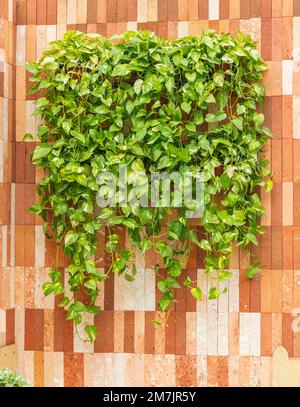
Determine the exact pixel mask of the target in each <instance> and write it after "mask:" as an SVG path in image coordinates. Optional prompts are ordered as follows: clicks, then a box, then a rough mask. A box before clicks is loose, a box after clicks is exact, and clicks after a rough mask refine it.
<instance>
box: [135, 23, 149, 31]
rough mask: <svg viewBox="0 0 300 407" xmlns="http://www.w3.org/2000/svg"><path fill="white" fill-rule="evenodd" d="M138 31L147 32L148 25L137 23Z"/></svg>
mask: <svg viewBox="0 0 300 407" xmlns="http://www.w3.org/2000/svg"><path fill="white" fill-rule="evenodd" d="M137 28H138V30H147V28H148V24H147V23H137Z"/></svg>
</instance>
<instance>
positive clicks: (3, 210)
mask: <svg viewBox="0 0 300 407" xmlns="http://www.w3.org/2000/svg"><path fill="white" fill-rule="evenodd" d="M0 196H1V201H0V225H8V224H9V222H10V202H11V198H10V184H9V183H7V182H6V183H4V184H0Z"/></svg>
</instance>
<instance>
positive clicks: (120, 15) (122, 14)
mask: <svg viewBox="0 0 300 407" xmlns="http://www.w3.org/2000/svg"><path fill="white" fill-rule="evenodd" d="M117 21H118V22H121V21H123V22H125V21H127V2H126V1H124V0H117Z"/></svg>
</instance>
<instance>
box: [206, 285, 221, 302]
mask: <svg viewBox="0 0 300 407" xmlns="http://www.w3.org/2000/svg"><path fill="white" fill-rule="evenodd" d="M220 294H221V293H220V290H219V289H218V288H216V287H212V288H210V290H209V293H208V299H209V300H216V299H217V298H219V297H220Z"/></svg>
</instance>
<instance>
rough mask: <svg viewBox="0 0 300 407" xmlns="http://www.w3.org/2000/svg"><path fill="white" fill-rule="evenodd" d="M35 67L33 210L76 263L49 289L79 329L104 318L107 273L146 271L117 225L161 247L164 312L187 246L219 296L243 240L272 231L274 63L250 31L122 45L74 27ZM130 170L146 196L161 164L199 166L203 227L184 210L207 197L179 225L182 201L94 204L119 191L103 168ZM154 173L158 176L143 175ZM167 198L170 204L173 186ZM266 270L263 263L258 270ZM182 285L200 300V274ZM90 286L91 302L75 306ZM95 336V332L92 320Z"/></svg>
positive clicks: (140, 38) (143, 246)
mask: <svg viewBox="0 0 300 407" xmlns="http://www.w3.org/2000/svg"><path fill="white" fill-rule="evenodd" d="M27 69H28V70H29V71H30V72H31V73H33V76H32V77H31V81H33V82H34V86H33V87H32V88H31V90H30V92H31V93H38V94H39V95H42V97H40V98H39V99H38V100H37V102H36V112H35V114H36V115H38V116H41V118H42V124H41V125H40V126H39V127H38V133H37V135H38V138H39V139H40V144H39V145H38V146H37V147H36V148H35V150H34V152H33V156H32V161H33V163H34V164H35V165H37V166H38V167H40V168H42V169H44V170H45V177H44V178H43V179H42V180H41V181H40V183H39V186H38V189H37V191H38V194H39V196H40V198H41V200H40V203H38V204H35V205H33V206H32V207H31V211H32V212H33V213H36V214H39V215H40V216H41V217H42V218H43V220H44V229H45V231H47V234H50V236H49V237H50V238H53V239H55V241H56V243H57V245H58V247H59V246H62V247H63V250H64V252H65V254H66V255H67V256H68V258H69V259H70V265H69V266H68V268H67V272H68V285H69V287H68V289H66V287H65V286H64V284H63V276H62V273H61V272H60V271H59V269H58V264H57V263H58V262H56V265H54V266H53V268H52V269H51V270H50V273H49V276H50V281H49V282H47V283H45V285H44V293H45V295H49V294H54V295H56V296H57V295H62V296H63V299H62V300H61V301H60V303H59V306H61V307H64V308H65V309H67V318H68V319H72V320H74V323H75V326H78V325H79V324H80V323H81V322H82V320H83V316H84V314H85V313H92V314H96V313H98V312H99V311H100V307H98V306H96V305H95V301H96V298H97V296H98V293H99V290H100V289H101V283H103V282H104V281H105V280H107V279H108V278H109V277H110V274H111V273H118V274H119V275H120V274H122V275H124V277H125V278H126V279H127V280H129V281H130V280H133V279H134V278H135V274H136V272H137V271H136V269H135V267H134V251H131V250H128V249H125V248H124V247H122V244H121V242H120V236H119V233H118V228H116V227H115V225H121V226H122V227H123V228H125V229H126V231H127V233H128V235H129V238H130V240H131V244H132V245H133V247H135V248H136V249H137V250H139V251H141V252H142V253H144V254H145V256H147V252H148V251H149V250H152V251H153V250H154V251H155V253H156V254H157V255H159V256H160V257H161V259H162V260H161V262H160V263H159V264H157V265H156V266H155V267H153V272H154V273H155V274H156V275H157V276H158V280H159V282H158V289H159V290H160V291H161V293H162V296H161V299H160V301H159V307H160V309H161V311H163V312H164V313H165V314H167V312H168V310H170V309H171V307H172V304H173V302H174V298H175V291H176V290H179V289H180V283H179V281H178V277H179V276H180V275H181V273H182V270H183V269H184V268H185V264H186V258H187V256H188V254H189V251H190V246H191V244H196V245H197V246H198V247H199V248H200V249H202V252H203V256H204V262H205V270H204V272H205V273H206V274H207V276H208V277H209V279H210V289H209V292H208V297H209V298H210V299H216V298H218V297H219V295H220V294H221V291H222V290H221V289H220V288H219V282H220V281H224V280H226V279H229V278H230V277H231V274H232V273H231V272H230V271H229V268H228V267H229V260H230V255H231V252H232V246H233V244H236V245H237V246H239V247H242V248H244V249H246V250H249V246H250V244H251V243H252V244H257V238H256V236H257V234H262V233H263V232H264V231H263V228H262V227H261V226H260V225H259V218H260V217H261V216H262V215H263V212H264V208H263V206H262V204H261V201H260V198H259V188H260V187H262V188H264V189H265V190H266V191H269V190H270V189H271V188H272V181H271V178H270V176H271V174H270V171H269V169H268V161H267V160H266V159H265V158H263V155H262V154H261V153H262V149H263V146H264V145H265V143H266V142H267V140H268V138H269V137H270V136H271V132H270V130H269V129H267V128H266V127H263V122H264V115H263V114H262V113H259V112H258V111H257V106H258V104H259V105H261V104H262V103H263V97H264V87H263V86H262V85H261V80H262V75H263V71H264V70H266V65H265V63H264V62H263V60H262V59H261V57H260V55H259V53H258V51H257V50H256V49H255V43H254V42H253V41H252V40H251V38H250V37H249V36H243V35H242V34H238V35H237V36H236V37H233V36H231V35H229V34H222V35H218V34H216V33H215V32H213V31H209V30H207V31H204V32H203V33H202V34H201V35H200V36H192V37H186V38H182V39H179V40H176V41H169V40H166V39H162V38H160V37H157V36H155V35H154V34H152V33H149V32H147V31H141V32H127V33H125V34H123V35H122V36H121V37H119V38H118V42H117V43H113V42H112V41H111V40H107V39H105V38H103V37H101V36H100V35H87V34H83V33H80V32H75V31H70V32H67V33H66V34H65V36H64V38H63V39H62V40H59V41H54V42H52V43H51V44H50V45H48V47H47V49H46V50H45V52H44V53H43V55H42V57H41V58H40V59H39V60H38V61H37V62H30V63H27ZM27 137H29V136H28V135H26V138H27ZM120 165H126V168H127V175H128V178H129V180H130V182H129V186H128V194H129V195H130V192H131V190H132V189H133V187H134V185H135V187H136V185H139V187H138V188H135V191H138V192H137V194H138V196H141V195H142V194H143V193H145V192H147V190H148V188H149V185H150V183H151V182H150V181H151V174H152V173H153V172H157V173H161V172H162V171H164V172H165V171H166V172H168V173H172V172H178V173H179V174H186V173H187V172H188V173H201V174H202V176H203V181H204V192H203V194H204V195H203V199H204V206H203V211H202V214H201V217H200V218H199V219H198V226H199V228H200V227H201V233H198V231H197V227H196V226H191V225H190V224H191V223H190V222H189V219H188V215H187V213H188V211H191V210H193V209H195V205H196V206H197V202H196V203H195V202H194V206H193V205H192V206H193V207H191V205H183V206H181V207H179V208H176V211H177V216H176V217H175V218H174V219H173V220H169V221H168V220H166V217H167V216H168V215H169V214H170V213H171V212H172V209H170V208H168V207H167V205H163V204H162V205H160V206H155V207H154V206H151V205H149V206H139V205H136V204H131V203H130V200H129V201H128V203H127V204H124V203H123V204H122V205H121V204H115V205H110V206H109V207H105V208H103V207H101V206H100V207H99V205H97V200H98V199H101V198H103V199H108V198H109V197H110V198H112V196H114V194H115V191H114V190H113V188H112V187H111V186H110V184H109V183H107V182H105V179H104V178H105V177H102V178H101V174H102V175H103V174H106V173H110V174H113V175H114V176H115V179H116V180H117V181H120V172H119V168H120V167H119V166H120ZM99 176H100V178H101V179H102V181H99ZM145 177H146V179H147V180H148V181H149V182H148V183H145V182H142V179H143V180H145ZM133 184H134V185H133ZM170 194H171V202H173V201H174V199H176V196H175V195H176V192H175V191H174V190H172V188H171V191H170ZM119 195H120V193H119ZM119 198H120V196H119ZM123 198H124V197H123ZM170 206H172V205H170ZM162 224H164V227H162ZM192 224H195V221H194V222H193V223H192ZM101 228H106V230H107V233H108V239H107V242H106V251H107V252H108V253H109V255H110V256H111V266H110V268H109V269H108V270H106V271H105V272H103V271H101V269H99V268H98V267H97V263H95V259H94V256H95V253H96V245H97V241H98V237H99V230H100V229H101ZM49 230H51V233H50V232H49ZM260 267H261V265H260V262H259V260H258V259H254V260H253V261H252V262H251V265H250V267H249V268H248V270H247V275H248V277H249V278H252V277H253V276H254V275H255V274H256V273H257V272H259V270H260ZM161 270H163V271H164V273H162V272H161ZM147 272H149V271H147ZM162 275H164V277H162ZM165 276H166V277H165ZM159 277H160V278H159ZM184 285H185V286H187V287H189V288H190V290H191V295H193V296H194V297H195V298H196V299H199V300H201V298H202V287H201V286H199V285H197V281H193V280H192V279H191V278H189V277H187V278H186V279H185V281H184ZM82 291H83V292H85V293H87V294H88V297H89V302H87V303H83V302H81V301H79V299H78V293H79V292H82ZM67 293H71V295H70V294H67ZM162 322H163V321H155V323H156V324H160V323H162ZM85 331H86V333H87V335H88V338H89V340H90V341H94V340H95V337H96V329H95V327H94V326H93V325H88V326H86V327H85Z"/></svg>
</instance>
